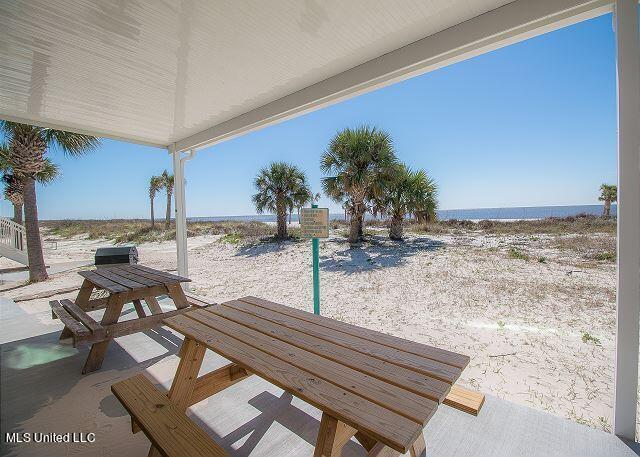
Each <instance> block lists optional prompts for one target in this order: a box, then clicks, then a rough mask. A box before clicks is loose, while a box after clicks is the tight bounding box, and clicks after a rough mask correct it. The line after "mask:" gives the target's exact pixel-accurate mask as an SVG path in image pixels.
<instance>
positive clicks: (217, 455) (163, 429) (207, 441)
mask: <svg viewBox="0 0 640 457" xmlns="http://www.w3.org/2000/svg"><path fill="white" fill-rule="evenodd" d="M111 391H112V392H113V394H114V395H115V396H116V398H118V400H119V401H120V402H121V403H122V405H123V406H124V407H125V409H126V410H127V411H128V412H129V414H130V415H131V416H132V418H135V421H136V423H137V424H139V425H140V427H141V428H142V430H143V431H144V433H145V435H147V437H148V438H149V440H150V441H151V443H152V444H153V446H155V447H157V448H158V449H160V450H161V453H162V455H165V456H167V457H184V456H189V457H205V456H206V457H223V456H226V455H227V454H226V453H225V451H224V450H223V449H222V448H221V447H220V446H219V445H218V444H216V443H215V442H214V441H213V440H212V439H211V438H210V437H209V436H208V435H207V434H206V433H205V432H204V431H203V430H202V429H201V428H200V427H199V426H198V425H196V424H195V423H194V422H193V421H192V420H191V419H189V418H188V417H187V416H186V415H185V414H184V412H182V411H180V409H179V408H177V407H176V406H175V405H174V404H173V403H172V402H171V400H169V398H167V396H166V395H164V394H163V393H162V392H160V391H159V390H158V389H156V388H155V387H154V386H153V384H151V382H150V381H149V380H147V379H146V378H145V377H144V376H143V375H142V374H138V375H136V376H134V377H132V378H130V379H127V380H125V381H120V382H118V383H116V384H114V385H112V386H111Z"/></svg>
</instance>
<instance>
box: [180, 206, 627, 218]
mask: <svg viewBox="0 0 640 457" xmlns="http://www.w3.org/2000/svg"><path fill="white" fill-rule="evenodd" d="M616 209H617V207H616V205H615V204H614V205H612V206H611V215H612V216H615V215H616ZM578 214H592V215H594V216H599V215H601V214H602V205H571V206H522V207H510V208H473V209H443V210H439V211H438V218H439V219H440V220H449V219H473V220H482V219H498V220H509V219H511V220H513V219H516V220H517V219H544V218H547V217H569V216H576V215H578ZM367 216H368V217H367V218H368V219H370V218H371V216H370V215H367ZM329 218H330V219H344V214H340V213H335V214H334V213H332V214H330V215H329ZM188 219H189V221H203V222H204V221H207V222H209V221H229V220H231V221H258V222H275V220H276V216H275V215H274V214H257V215H248V216H211V217H190V218H188ZM291 219H292V221H294V222H297V221H298V215H297V214H295V213H294V214H293V216H292V218H291Z"/></svg>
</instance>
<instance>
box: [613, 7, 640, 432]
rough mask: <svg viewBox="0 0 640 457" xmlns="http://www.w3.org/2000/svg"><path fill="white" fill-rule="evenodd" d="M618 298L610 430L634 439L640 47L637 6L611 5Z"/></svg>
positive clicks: (639, 294) (639, 318)
mask: <svg viewBox="0 0 640 457" xmlns="http://www.w3.org/2000/svg"><path fill="white" fill-rule="evenodd" d="M614 26H615V32H616V59H617V70H618V297H617V333H616V373H615V400H614V418H613V431H614V433H615V434H616V435H618V436H619V437H621V438H626V439H629V440H634V439H635V434H636V407H637V390H638V330H639V322H640V43H639V38H638V1H637V0H616V2H615V11H614Z"/></svg>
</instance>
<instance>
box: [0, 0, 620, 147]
mask: <svg viewBox="0 0 640 457" xmlns="http://www.w3.org/2000/svg"><path fill="white" fill-rule="evenodd" d="M230 5H232V6H230ZM611 9H612V3H611V1H610V0H516V1H509V0H473V1H462V0H455V1H453V0H434V1H431V2H424V1H422V0H416V1H403V2H399V3H396V2H389V1H380V2H376V3H372V2H371V1H370V0H353V1H350V2H349V3H344V2H337V1H336V2H324V3H318V2H314V1H311V0H310V1H308V2H306V3H302V2H298V1H297V0H279V1H278V2H259V1H255V2H254V1H248V0H246V1H238V2H232V3H231V4H227V3H224V2H205V1H196V0H194V1H191V0H184V1H182V2H179V1H176V2H174V3H170V4H166V3H162V4H160V3H155V2H148V3H142V4H139V3H138V2H134V1H132V0H131V1H122V2H119V3H118V6H117V7H116V6H109V4H105V3H103V2H101V1H99V0H95V1H93V2H91V1H89V2H83V3H80V2H72V1H70V2H69V4H63V2H53V3H51V2H47V1H42V2H41V3H39V2H37V1H29V2H26V1H25V2H23V1H19V0H8V1H6V2H3V3H2V4H0V38H1V39H0V61H2V62H3V63H2V64H0V117H1V118H4V119H8V120H14V121H19V122H28V123H34V124H38V125H42V126H45V127H52V128H58V129H66V130H70V131H76V132H81V133H88V134H93V135H98V136H103V137H108V138H115V139H119V140H125V141H132V142H137V143H142V144H147V145H151V146H158V147H167V148H171V149H175V150H187V149H192V148H202V147H207V146H210V145H212V144H215V143H218V142H221V141H224V140H228V139H230V138H234V137H236V136H239V135H242V134H244V133H247V132H250V131H253V130H256V129H259V128H262V127H265V126H267V125H271V124H273V123H276V122H280V121H283V120H285V119H289V118H292V117H294V116H297V115H300V114H304V113H307V112H309V111H312V110H314V109H318V108H321V107H324V106H327V105H329V104H332V103H336V102H339V101H341V100H344V99H346V98H349V97H353V96H356V95H359V94H362V93H364V92H367V91H371V90H374V89H377V88H380V87H383V86H386V85H389V84H392V83H394V82H397V81H401V80H403V79H407V78H410V77H412V76H416V75H419V74H422V73H425V72H428V71H431V70H434V69H437V68H440V67H443V66H446V65H449V64H451V63H454V62H458V61H460V60H464V59H467V58H470V57H473V56H476V55H479V54H482V53H484V52H488V51H491V50H493V49H497V48H499V47H502V46H506V45H509V44H512V43H514V42H517V41H521V40H524V39H527V38H530V37H532V36H535V35H538V34H541V33H545V32H548V31H550V30H553V29H556V28H560V27H563V26H566V25H569V24H571V23H575V22H579V21H582V20H585V19H588V18H591V17H595V16H597V15H600V14H604V13H607V12H609V11H611Z"/></svg>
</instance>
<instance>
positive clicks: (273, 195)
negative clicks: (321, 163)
mask: <svg viewBox="0 0 640 457" xmlns="http://www.w3.org/2000/svg"><path fill="white" fill-rule="evenodd" d="M254 185H255V186H256V189H257V190H258V193H256V194H255V195H254V196H253V198H252V200H253V203H254V205H255V206H256V210H257V211H258V213H260V214H262V213H264V212H266V211H268V212H271V213H276V216H277V220H278V234H277V238H278V239H280V240H283V239H285V238H287V211H288V210H290V209H291V208H294V207H296V206H298V205H300V206H304V205H305V204H307V203H308V202H309V201H311V200H312V198H313V194H312V193H311V188H310V187H309V184H308V183H307V177H306V175H305V174H304V172H303V171H302V170H300V169H299V168H298V167H296V166H295V165H292V164H288V163H286V162H273V163H271V164H270V165H269V166H267V167H264V168H263V169H261V170H260V172H259V173H258V176H256V179H255V181H254Z"/></svg>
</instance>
